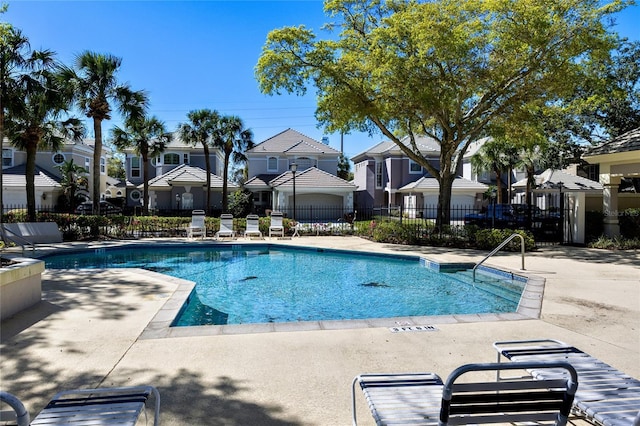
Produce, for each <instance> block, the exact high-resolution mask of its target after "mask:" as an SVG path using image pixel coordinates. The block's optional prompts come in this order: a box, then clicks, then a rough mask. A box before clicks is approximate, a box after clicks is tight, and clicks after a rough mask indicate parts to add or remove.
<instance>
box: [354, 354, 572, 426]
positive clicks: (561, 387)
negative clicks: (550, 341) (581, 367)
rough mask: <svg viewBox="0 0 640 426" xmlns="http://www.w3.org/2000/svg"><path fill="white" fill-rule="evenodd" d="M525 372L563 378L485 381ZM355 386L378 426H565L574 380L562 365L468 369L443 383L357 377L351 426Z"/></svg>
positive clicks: (415, 377)
mask: <svg viewBox="0 0 640 426" xmlns="http://www.w3.org/2000/svg"><path fill="white" fill-rule="evenodd" d="M524 369H539V370H545V369H555V370H558V369H560V370H562V371H565V372H566V373H567V374H565V376H563V377H560V378H554V379H549V380H544V381H539V380H535V379H533V378H532V377H529V378H525V379H520V378H519V379H518V380H513V381H509V380H506V381H496V380H490V381H487V380H486V378H485V377H486V372H489V371H493V372H495V371H499V370H524ZM494 374H495V373H494ZM462 376H464V378H462ZM459 379H460V380H459ZM356 384H358V385H360V388H361V389H362V392H363V393H364V396H365V399H366V400H367V402H368V404H369V409H370V410H371V414H372V415H373V418H374V420H375V421H376V424H377V425H379V426H381V425H389V426H390V425H439V426H445V425H460V424H493V423H500V424H508V423H512V422H540V423H544V422H546V424H555V425H565V424H566V423H567V419H568V416H569V413H570V411H571V403H572V401H573V396H574V394H575V392H576V389H577V387H578V375H577V373H576V371H575V369H574V368H573V367H572V366H571V365H570V364H568V363H566V362H548V363H543V362H527V363H488V364H467V365H463V366H461V367H458V368H457V369H455V370H454V371H453V372H452V373H451V374H450V375H449V378H448V379H447V380H446V382H444V383H443V382H442V380H441V379H440V377H438V375H436V374H434V373H409V374H361V375H359V376H357V377H356V378H355V379H354V380H353V383H352V387H351V397H352V407H353V425H354V426H355V425H357V419H356V390H355V389H356Z"/></svg>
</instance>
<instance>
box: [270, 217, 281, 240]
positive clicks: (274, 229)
mask: <svg viewBox="0 0 640 426" xmlns="http://www.w3.org/2000/svg"><path fill="white" fill-rule="evenodd" d="M270 220H271V223H270V224H269V238H271V237H272V236H273V235H276V236H280V237H284V223H283V214H282V212H271V219H270Z"/></svg>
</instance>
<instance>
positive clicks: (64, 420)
mask: <svg viewBox="0 0 640 426" xmlns="http://www.w3.org/2000/svg"><path fill="white" fill-rule="evenodd" d="M152 395H153V399H154V402H155V408H154V416H153V424H154V426H159V425H160V393H159V392H158V389H156V388H155V387H153V386H129V387H115V388H99V389H73V390H67V391H63V392H59V393H57V394H56V395H54V397H53V398H52V399H51V401H49V403H48V404H47V406H46V407H45V408H44V409H43V410H42V411H41V412H40V413H39V414H38V415H37V416H36V418H35V419H33V421H32V422H31V423H29V414H28V412H27V411H26V410H25V409H24V405H23V404H22V403H21V402H20V401H19V400H18V399H17V398H16V397H15V396H13V395H11V394H9V393H7V392H2V393H0V399H2V400H3V401H7V402H8V403H9V404H10V405H11V406H12V407H13V408H14V410H15V411H16V415H17V421H18V425H19V426H23V425H24V426H28V425H31V426H45V425H63V424H65V425H66V424H69V425H73V426H90V425H130V426H134V425H135V424H136V423H137V422H138V418H139V417H140V415H141V414H142V412H143V411H144V410H145V408H146V403H147V401H148V400H149V398H150V397H151V396H152ZM16 401H17V402H18V404H16Z"/></svg>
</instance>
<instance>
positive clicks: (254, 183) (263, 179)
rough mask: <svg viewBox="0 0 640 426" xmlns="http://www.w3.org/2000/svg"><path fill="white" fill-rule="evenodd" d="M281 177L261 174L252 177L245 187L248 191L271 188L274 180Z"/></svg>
mask: <svg viewBox="0 0 640 426" xmlns="http://www.w3.org/2000/svg"><path fill="white" fill-rule="evenodd" d="M278 176H279V175H277V174H261V175H257V176H254V177H252V178H251V179H249V180H248V181H246V182H245V183H244V187H245V188H248V189H261V188H269V182H270V181H271V180H272V179H275V178H276V177H278Z"/></svg>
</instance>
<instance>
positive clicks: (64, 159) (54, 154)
mask: <svg viewBox="0 0 640 426" xmlns="http://www.w3.org/2000/svg"><path fill="white" fill-rule="evenodd" d="M58 155H61V156H62V161H61V162H59V163H56V156H58ZM65 161H67V156H66V155H64V152H54V153H53V155H52V156H51V162H52V163H53V164H55V165H56V166H60V165H62V164H63V163H64V162H65Z"/></svg>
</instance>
